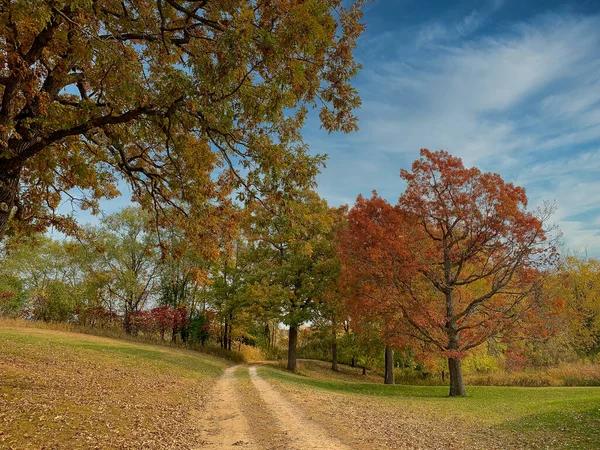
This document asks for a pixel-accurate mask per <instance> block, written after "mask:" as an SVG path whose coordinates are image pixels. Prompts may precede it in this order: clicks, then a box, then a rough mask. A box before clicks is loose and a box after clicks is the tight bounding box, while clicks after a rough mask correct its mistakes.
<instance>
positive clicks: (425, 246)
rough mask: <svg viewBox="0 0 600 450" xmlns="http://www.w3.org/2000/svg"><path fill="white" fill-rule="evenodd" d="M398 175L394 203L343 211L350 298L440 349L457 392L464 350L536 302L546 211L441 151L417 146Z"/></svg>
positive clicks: (511, 323) (508, 328)
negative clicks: (399, 188)
mask: <svg viewBox="0 0 600 450" xmlns="http://www.w3.org/2000/svg"><path fill="white" fill-rule="evenodd" d="M401 177H402V178H403V179H404V180H405V181H406V182H407V188H406V191H405V192H404V193H403V194H402V196H401V197H400V199H399V202H398V204H397V206H395V207H392V206H391V205H389V204H388V203H387V202H385V201H384V200H383V199H381V198H379V197H378V196H377V195H374V197H373V198H371V199H369V200H364V199H362V198H359V200H358V201H357V204H356V206H355V207H354V208H353V209H352V210H351V211H350V213H349V228H348V230H347V231H346V233H345V236H344V238H343V239H342V254H343V255H344V261H345V263H344V265H345V268H346V269H345V273H346V274H347V276H348V277H350V279H354V280H355V283H356V284H357V285H358V290H357V293H358V294H357V303H356V307H358V308H365V309H368V310H369V312H370V313H373V312H377V311H380V312H382V313H385V314H386V315H387V318H388V320H390V318H394V320H395V321H396V324H397V332H398V334H399V335H403V336H408V337H410V338H412V339H418V340H420V341H424V342H426V343H427V344H428V345H431V346H433V347H435V348H437V349H438V350H439V351H440V352H442V354H443V355H445V356H446V357H447V358H448V362H449V369H450V378H451V385H450V395H465V393H466V391H465V387H464V383H463V380H462V370H461V358H462V357H463V356H464V355H465V352H467V351H468V350H469V349H471V348H474V347H476V346H478V345H480V344H482V343H483V342H485V341H486V340H487V339H489V338H490V337H492V336H499V335H504V336H505V337H508V336H509V335H510V333H512V332H514V330H515V329H516V328H517V325H518V324H519V323H520V321H521V320H522V319H523V317H524V316H525V315H527V313H528V311H530V310H531V309H532V308H535V302H540V301H543V299H542V298H540V295H537V294H538V293H539V290H537V288H538V287H539V282H540V280H541V276H540V275H541V273H542V271H543V270H544V269H546V268H548V267H549V265H550V264H552V263H553V262H554V259H553V256H554V247H553V242H552V240H551V239H549V235H548V233H547V229H546V228H545V225H544V223H545V221H546V220H547V219H548V215H549V213H550V210H549V209H548V208H546V209H545V210H543V211H538V212H535V213H534V212H528V211H527V210H526V207H527V197H526V195H525V190H524V189H522V188H520V187H517V186H514V185H513V184H511V183H506V182H504V181H503V180H502V179H501V178H500V176H499V175H497V174H492V173H482V172H481V171H480V170H479V169H477V168H475V167H473V168H466V167H464V165H463V163H462V161H461V160H460V159H459V158H454V157H452V156H451V155H449V154H448V153H447V152H444V151H439V152H430V151H429V150H426V149H423V150H421V158H420V159H419V160H417V161H415V162H414V164H413V167H412V170H411V171H410V172H409V171H406V170H402V171H401ZM361 277H362V278H361Z"/></svg>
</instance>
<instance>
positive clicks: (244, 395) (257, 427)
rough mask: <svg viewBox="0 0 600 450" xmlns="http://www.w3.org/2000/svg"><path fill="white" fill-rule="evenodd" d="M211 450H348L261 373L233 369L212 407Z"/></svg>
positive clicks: (208, 438) (216, 391) (220, 383)
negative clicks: (233, 449)
mask: <svg viewBox="0 0 600 450" xmlns="http://www.w3.org/2000/svg"><path fill="white" fill-rule="evenodd" d="M205 419H206V420H207V424H208V426H209V429H207V430H206V438H205V442H204V444H203V445H202V447H200V448H208V449H227V448H241V449H294V450H309V449H315V450H329V449H331V450H346V449H349V448H350V447H348V446H346V445H344V444H343V443H342V442H340V441H339V440H338V439H336V438H335V437H333V436H331V434H329V433H328V432H327V431H326V430H325V429H324V428H323V427H322V426H321V425H319V424H318V423H317V422H315V421H314V420H312V419H311V418H309V417H307V416H306V415H305V414H304V413H303V412H302V411H301V410H300V409H299V408H298V407H296V406H295V405H294V404H293V403H291V402H290V401H289V400H287V399H286V398H285V397H284V396H283V395H281V393H280V392H279V391H277V390H276V389H275V388H273V387H272V386H271V385H270V384H269V382H268V381H266V380H265V379H263V378H262V377H260V376H259V375H258V372H257V370H256V367H253V366H252V367H247V366H233V367H230V368H228V369H226V370H225V372H224V373H223V375H222V376H221V377H220V378H219V379H218V380H217V382H216V384H215V387H214V390H213V394H212V396H211V398H210V399H209V402H208V404H207V417H206V418H205Z"/></svg>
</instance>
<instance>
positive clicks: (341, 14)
mask: <svg viewBox="0 0 600 450" xmlns="http://www.w3.org/2000/svg"><path fill="white" fill-rule="evenodd" d="M361 4H362V1H361V0H359V1H357V2H353V3H351V4H348V2H342V0H331V1H326V2H325V1H322V0H310V1H288V0H285V1H267V2H254V1H250V0H228V1H206V0H202V1H192V0H147V1H146V0H125V1H121V0H93V1H71V0H31V1H23V2H11V1H3V2H2V4H1V5H0V18H1V20H0V38H1V39H0V42H1V44H0V61H1V64H0V235H1V234H4V233H5V231H6V227H7V222H8V220H9V217H10V216H11V215H12V216H14V218H15V219H16V220H14V221H13V225H14V226H15V227H26V228H27V229H28V230H31V229H33V230H38V231H39V230H43V229H45V227H47V226H49V225H54V226H55V227H57V228H58V229H59V230H61V231H64V232H67V233H69V232H71V231H73V230H74V228H75V224H74V223H73V221H72V220H71V219H69V218H67V217H65V216H60V215H59V214H58V213H57V208H58V206H59V205H60V203H61V201H63V200H70V201H72V202H75V203H77V204H78V205H79V206H80V207H81V208H84V209H91V210H92V211H96V210H97V208H98V200H99V199H101V198H110V197H114V196H116V195H118V194H119V192H118V182H119V180H120V179H124V180H126V181H127V182H128V183H129V185H130V186H131V189H132V191H133V197H134V200H136V201H138V202H139V203H141V205H142V206H143V207H144V208H145V209H147V210H154V211H155V212H157V215H156V220H157V221H163V220H168V221H169V223H176V224H178V225H179V226H180V227H181V228H183V229H185V230H186V232H187V233H188V235H189V236H191V237H193V238H197V240H205V241H208V240H210V236H212V235H213V234H214V233H212V232H213V231H215V230H218V229H219V228H220V227H222V226H223V224H217V223H216V218H218V217H226V219H228V216H227V215H226V214H224V211H226V209H227V208H228V206H227V205H228V202H229V199H230V197H231V192H232V190H233V189H236V188H243V189H248V190H252V187H253V185H254V182H255V181H256V180H257V179H258V178H260V176H261V174H264V173H267V172H270V173H277V171H278V170H279V169H280V168H282V167H290V166H294V165H295V169H294V174H293V176H292V177H291V178H289V179H288V182H289V183H292V184H293V183H303V182H305V181H306V180H308V179H311V177H312V176H314V174H315V170H316V168H315V165H317V164H318V162H319V161H320V160H314V159H313V158H311V157H309V156H308V155H307V154H306V149H305V145H304V144H303V142H302V139H301V136H300V135H299V131H298V130H299V129H300V127H301V126H302V124H303V122H304V118H305V116H306V114H307V110H308V108H313V107H316V108H319V110H320V119H321V123H322V125H323V127H324V128H325V129H326V130H327V131H334V130H341V131H344V132H348V131H352V130H354V129H356V118H355V116H354V115H353V113H352V110H353V109H354V108H356V107H357V106H358V105H359V98H358V95H357V92H356V90H355V89H354V88H353V87H352V86H351V85H350V80H351V79H352V77H353V76H354V75H355V74H356V72H357V70H358V68H359V67H358V64H357V63H356V62H355V61H354V59H353V56H352V50H353V49H354V48H355V43H356V39H357V38H358V36H359V35H360V34H361V32H362V30H363V26H362V25H361V24H360V23H359V20H360V18H361V10H360V6H361ZM199 221H202V227H197V226H196V224H197V223H199ZM199 228H201V229H199ZM207 248H209V247H208V246H207Z"/></svg>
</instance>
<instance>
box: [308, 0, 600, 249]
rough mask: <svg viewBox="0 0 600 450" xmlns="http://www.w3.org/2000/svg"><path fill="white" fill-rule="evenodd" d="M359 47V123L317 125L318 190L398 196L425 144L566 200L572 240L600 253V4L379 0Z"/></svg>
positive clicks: (312, 134)
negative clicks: (348, 128)
mask: <svg viewBox="0 0 600 450" xmlns="http://www.w3.org/2000/svg"><path fill="white" fill-rule="evenodd" d="M365 23H366V24H367V31H366V32H365V34H364V35H363V37H361V39H360V41H359V46H358V49H357V52H356V56H357V58H358V60H359V61H360V62H361V63H362V65H363V70H362V72H361V73H360V75H359V76H358V77H357V78H356V80H355V86H356V87H357V88H358V90H359V92H360V95H361V98H362V101H363V104H362V108H361V109H360V110H359V111H358V116H359V126H360V131H358V132H357V133H352V134H350V135H343V134H331V135H328V134H327V133H326V132H325V131H323V130H320V129H319V125H318V121H317V119H316V118H315V117H312V118H311V120H310V121H309V123H308V124H307V126H306V127H305V130H304V135H305V138H306V140H307V142H308V143H309V144H310V147H311V151H313V152H315V153H327V154H328V155H329V160H328V163H327V168H326V169H325V170H324V171H323V173H322V174H321V175H320V176H319V179H318V181H319V193H320V194H321V195H322V196H324V197H325V198H326V199H327V200H328V201H329V202H330V203H331V204H334V205H339V204H343V203H349V204H352V203H353V202H354V200H355V199H356V197H357V195H358V194H359V193H362V194H364V195H370V192H371V191H372V190H373V189H375V190H377V191H378V192H379V193H380V194H381V195H382V196H383V197H385V198H386V199H388V200H389V201H390V202H395V201H396V200H397V198H398V197H399V195H400V194H401V192H402V190H403V188H404V185H403V183H402V182H401V180H400V178H399V170H400V168H410V165H411V163H412V161H413V160H414V159H416V158H418V154H419V149H420V148H422V147H426V148H429V149H431V150H438V149H444V150H447V151H449V152H450V153H452V154H453V155H455V156H459V157H461V158H462V159H463V161H464V162H465V164H467V165H476V166H478V167H480V168H481V169H482V170H484V171H493V172H497V173H499V174H500V175H501V176H502V177H503V178H504V179H505V180H507V181H511V182H514V183H516V184H519V185H521V186H524V187H525V188H526V189H527V193H528V196H529V198H530V206H532V207H535V206H536V205H539V204H540V203H542V202H543V201H544V200H549V201H555V202H556V206H557V212H556V214H555V216H554V220H555V222H556V223H557V224H559V225H560V227H561V229H562V231H563V233H564V240H565V242H566V245H567V246H568V247H570V248H571V249H575V250H578V251H585V250H587V251H588V253H589V254H590V256H595V257H599V256H600V176H599V173H600V2H598V1H582V2H567V3H565V2H553V1H523V0H521V1H513V0H504V1H502V0H489V1H485V0H483V1H462V2H452V1H427V2H423V1H417V0H377V1H375V2H374V3H371V4H369V5H368V6H367V8H366V13H365Z"/></svg>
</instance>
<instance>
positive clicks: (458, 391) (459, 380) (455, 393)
mask: <svg viewBox="0 0 600 450" xmlns="http://www.w3.org/2000/svg"><path fill="white" fill-rule="evenodd" d="M448 371H449V372H450V397H462V396H465V395H467V390H466V389H465V381H464V380H463V373H462V360H461V359H460V358H448Z"/></svg>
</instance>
